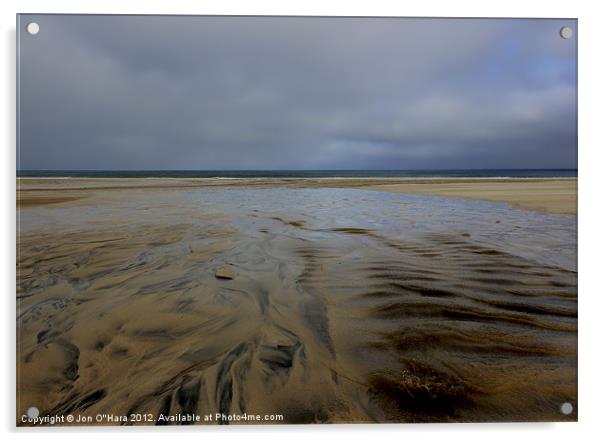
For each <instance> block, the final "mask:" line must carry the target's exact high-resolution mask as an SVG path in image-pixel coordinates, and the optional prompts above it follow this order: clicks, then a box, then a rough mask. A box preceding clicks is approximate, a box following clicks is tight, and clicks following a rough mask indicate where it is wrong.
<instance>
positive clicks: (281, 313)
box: [17, 189, 577, 423]
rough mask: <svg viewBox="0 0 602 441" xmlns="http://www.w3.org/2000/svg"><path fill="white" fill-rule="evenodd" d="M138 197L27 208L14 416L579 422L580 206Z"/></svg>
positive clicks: (257, 193)
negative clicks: (565, 407) (536, 208)
mask: <svg viewBox="0 0 602 441" xmlns="http://www.w3.org/2000/svg"><path fill="white" fill-rule="evenodd" d="M132 192H133V190H132ZM316 192H321V193H316ZM127 193H128V192H126V194H123V195H120V196H119V197H118V196H115V197H112V199H110V198H109V199H106V198H105V199H102V198H103V197H105V196H102V195H99V196H98V198H99V199H98V201H99V202H98V203H97V205H98V206H95V207H94V209H90V208H89V205H85V204H82V205H81V206H79V205H77V203H73V205H70V206H68V207H63V208H60V207H59V206H58V205H57V206H56V207H46V208H41V207H38V208H31V209H29V210H23V211H22V212H21V225H22V229H21V234H20V238H19V244H18V262H17V264H18V273H17V277H18V280H17V282H18V283H17V286H18V292H17V297H18V304H17V306H18V311H17V313H18V314H17V320H18V321H17V325H18V360H17V363H18V369H17V370H18V400H17V403H18V414H19V415H20V414H21V413H23V412H25V410H26V409H27V408H28V407H29V406H32V405H35V406H37V407H38V408H39V409H40V411H41V414H42V415H51V414H57V413H58V414H68V413H73V414H82V415H96V414H99V413H111V414H115V415H129V414H131V413H152V414H153V415H155V416H157V415H159V414H163V415H175V414H192V413H196V414H200V415H205V414H215V413H217V412H219V413H224V414H243V413H249V414H260V415H265V414H282V415H283V417H284V420H283V421H282V422H284V423H311V422H330V423H334V422H424V421H548V420H575V419H576V414H577V412H576V407H577V378H576V375H577V370H576V348H577V289H576V286H577V273H576V271H575V268H574V266H572V265H574V263H571V262H573V261H574V254H571V253H574V246H575V242H574V231H573V230H574V222H575V218H574V217H573V216H555V215H545V214H541V213H538V214H537V215H536V216H535V215H532V214H529V213H528V212H521V211H519V210H512V209H510V208H509V207H506V206H504V207H502V208H500V207H499V205H500V204H491V203H483V204H480V203H478V202H475V201H472V202H470V204H472V205H467V206H460V207H459V206H458V205H457V202H451V203H450V202H449V201H448V200H445V199H442V198H441V199H438V198H429V197H418V198H409V199H408V198H405V199H404V198H403V197H401V196H400V195H395V194H381V193H375V192H362V191H359V190H345V191H341V190H316V189H305V190H290V189H288V190H287V189H283V190H281V191H280V192H270V190H244V189H242V190H241V189H239V190H236V191H229V190H224V189H220V190H216V191H215V192H213V193H207V192H206V191H204V190H198V189H194V190H182V189H179V190H170V191H168V192H164V193H158V192H157V191H156V190H155V191H152V190H150V191H149V190H137V192H136V193H129V194H127ZM101 201H102V202H101ZM370 201H371V202H370ZM368 202H370V204H372V205H370V204H369V205H366V204H367V203H368ZM57 207H58V208H57ZM87 207H88V208H87ZM191 207H192V208H191ZM429 207H430V208H429ZM467 207H474V208H478V209H479V210H480V213H481V214H482V215H481V216H479V220H471V218H473V217H474V216H473V214H474V212H473V214H471V212H470V210H468V209H467ZM61 210H62V211H61ZM349 210H353V211H349ZM488 210H491V213H489V211H488ZM365 211H367V213H365ZM429 213H430V215H429ZM488 213H489V214H488ZM488 216H491V217H490V218H489V217H488ZM533 216H535V217H533ZM65 218H67V219H69V221H68V222H66V223H64V224H61V223H56V222H53V219H65ZM453 219H456V221H453V222H452V220H453ZM493 219H496V220H500V222H499V223H496V222H495V221H494V220H493ZM483 220H485V221H483ZM454 222H456V223H454ZM471 222H472V223H471ZM479 222H483V224H479ZM457 225H463V226H464V227H466V228H464V229H461V228H456V226H457ZM552 227H553V228H555V230H553V231H555V232H556V234H554V235H553V237H548V236H547V235H549V234H550V233H549V231H550V229H551V228H552ZM522 231H524V235H523V233H522ZM529 240H531V241H532V243H530V242H529ZM521 246H524V247H525V248H528V249H526V250H525V249H523V248H522V247H521ZM546 249H547V250H549V254H555V256H546V255H541V256H540V254H545V253H544V251H545V250H546ZM542 250H544V251H542ZM534 254H536V255H535V257H533V256H534ZM558 256H560V257H558ZM563 256H564V257H563ZM537 257H539V258H537ZM563 262H566V263H563ZM224 266H228V267H229V268H232V270H233V274H232V278H219V277H216V271H217V270H218V269H220V268H222V267H224ZM567 401H568V402H570V403H572V404H573V406H574V407H575V411H574V412H573V414H571V415H568V416H564V415H562V414H561V413H560V412H559V408H560V405H561V404H562V403H564V402H567Z"/></svg>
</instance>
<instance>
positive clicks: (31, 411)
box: [27, 406, 40, 420]
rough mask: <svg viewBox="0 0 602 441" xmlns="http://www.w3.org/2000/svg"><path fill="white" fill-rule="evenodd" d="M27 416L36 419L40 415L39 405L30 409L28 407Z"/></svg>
mask: <svg viewBox="0 0 602 441" xmlns="http://www.w3.org/2000/svg"><path fill="white" fill-rule="evenodd" d="M27 416H28V417H29V418H31V419H32V420H35V419H36V418H37V417H39V416H40V410H39V409H38V408H37V407H35V406H32V407H30V408H29V409H27Z"/></svg>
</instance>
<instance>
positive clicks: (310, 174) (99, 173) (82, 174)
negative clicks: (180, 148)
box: [17, 169, 577, 179]
mask: <svg viewBox="0 0 602 441" xmlns="http://www.w3.org/2000/svg"><path fill="white" fill-rule="evenodd" d="M17 176H18V177H36V178H43V177H47V178H283V179H284V178H306V179H311V178H570V177H577V169H466V170H459V169H454V170H17Z"/></svg>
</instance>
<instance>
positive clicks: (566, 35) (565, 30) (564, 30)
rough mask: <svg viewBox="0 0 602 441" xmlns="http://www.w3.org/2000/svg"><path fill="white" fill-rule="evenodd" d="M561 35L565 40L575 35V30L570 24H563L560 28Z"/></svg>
mask: <svg viewBox="0 0 602 441" xmlns="http://www.w3.org/2000/svg"><path fill="white" fill-rule="evenodd" d="M560 36H561V37H562V38H564V39H565V40H568V39H569V38H571V37H572V36H573V30H572V29H571V28H569V27H568V26H563V27H562V28H560Z"/></svg>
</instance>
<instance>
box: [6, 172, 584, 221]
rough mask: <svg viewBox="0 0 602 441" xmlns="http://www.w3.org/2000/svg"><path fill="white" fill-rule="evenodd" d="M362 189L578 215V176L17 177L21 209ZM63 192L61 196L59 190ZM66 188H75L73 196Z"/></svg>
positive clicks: (72, 190) (18, 199)
mask: <svg viewBox="0 0 602 441" xmlns="http://www.w3.org/2000/svg"><path fill="white" fill-rule="evenodd" d="M215 186H219V187H228V186H232V187H241V186H252V187H253V188H265V187H273V186H285V187H290V188H357V189H363V190H372V191H386V192H394V193H404V194H421V195H426V196H442V197H450V198H462V199H480V200H487V201H492V202H502V203H509V204H511V205H512V206H513V207H515V208H519V209H524V210H534V211H543V212H547V213H554V214H567V215H576V214H577V178H571V177H559V178H533V177H526V178H522V177H521V178H504V177H499V178H491V177H480V178H473V177H471V178H453V177H449V178H434V177H429V178H365V177H360V178H341V177H337V178H296V177H294V178H54V177H45V178H37V177H36V178H31V177H20V178H17V207H18V208H30V207H36V206H41V205H49V204H63V203H70V202H73V201H76V200H79V199H83V198H87V197H89V196H91V194H90V193H93V192H94V191H95V190H102V191H108V190H130V189H136V190H151V189H154V190H170V189H172V190H173V189H193V188H203V187H215ZM57 192H61V194H60V195H59V194H56V193H57ZM64 192H69V195H68V196H67V195H66V194H64Z"/></svg>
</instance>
